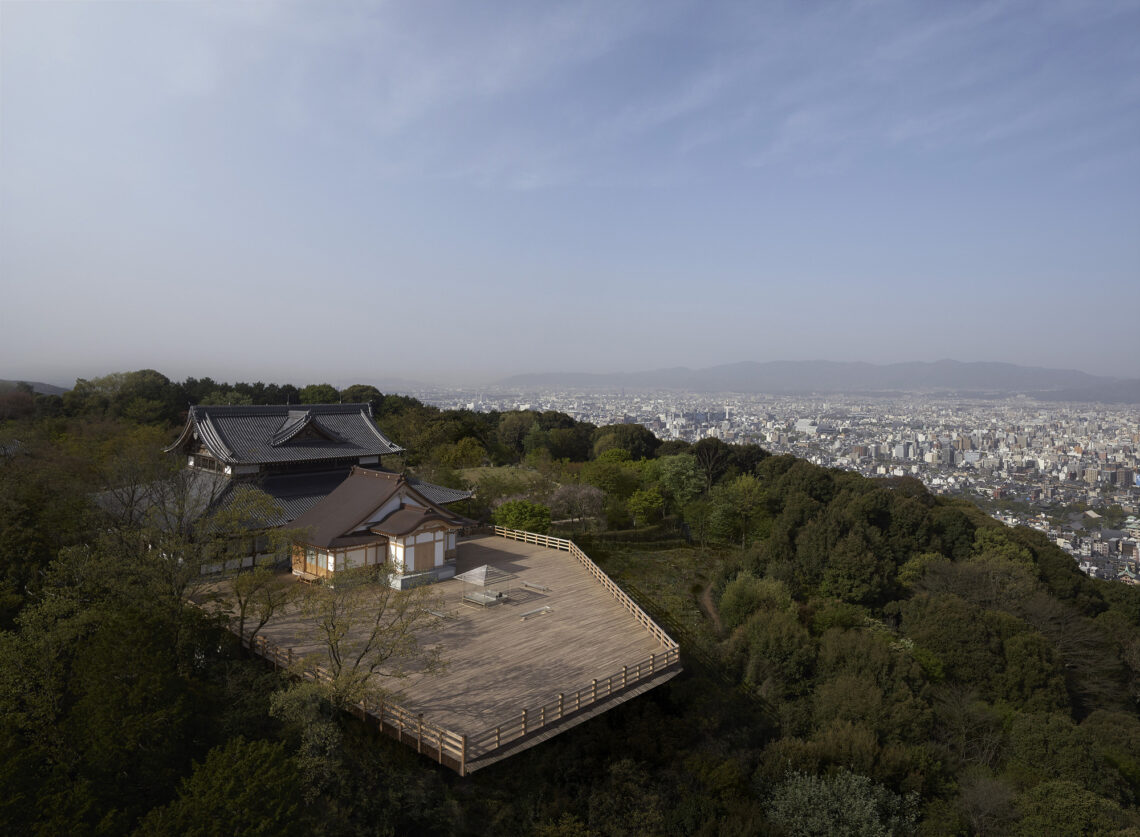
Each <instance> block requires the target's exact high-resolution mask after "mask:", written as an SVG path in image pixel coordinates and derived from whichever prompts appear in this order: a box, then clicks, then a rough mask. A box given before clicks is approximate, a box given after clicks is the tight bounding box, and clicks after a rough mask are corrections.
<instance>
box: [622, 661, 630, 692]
mask: <svg viewBox="0 0 1140 837" xmlns="http://www.w3.org/2000/svg"><path fill="white" fill-rule="evenodd" d="M627 674H629V666H622V667H621V687H622V688H623V689H624V688H625V683H626V675H627Z"/></svg>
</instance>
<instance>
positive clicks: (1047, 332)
mask: <svg viewBox="0 0 1140 837" xmlns="http://www.w3.org/2000/svg"><path fill="white" fill-rule="evenodd" d="M1138 34H1140V3H1137V2H1129V1H1128V0H1113V2H1103V3H1102V2H1095V0H1073V1H1072V2H1069V1H1068V0H1056V1H1055V2H1051V1H1050V0H1042V2H986V3H971V2H953V3H935V2H918V3H916V2H892V0H869V1H867V2H849V3H825V2H785V3H780V2H771V3H767V2H766V3H753V2H739V3H728V2H671V1H670V0H652V1H651V2H643V3H639V2H628V3H627V2H618V1H617V0H606V2H583V3H529V2H517V3H496V2H480V3H471V2H431V0H425V1H424V2H406V3H400V2H391V3H368V2H333V3H286V2H273V3H259V2H249V1H248V0H246V2H224V3H208V2H197V3H190V2H171V3H160V2H143V3H133V2H123V1H122V0H120V2H90V3H79V2H66V3H65V2H57V3H33V2H27V3H25V2H13V0H6V1H5V2H3V3H0V291H2V295H0V300H2V303H0V377H22V378H35V379H39V380H48V381H52V382H61V383H68V382H70V381H72V380H73V379H74V378H75V377H77V376H81V377H88V376H92V375H100V374H105V373H107V372H111V371H117V370H128V369H137V368H143V367H153V368H156V369H159V370H161V371H163V372H165V373H166V374H168V375H170V376H171V377H173V378H182V377H185V376H187V375H195V376H199V377H200V376H204V375H210V376H212V377H215V378H218V379H224V380H239V379H240V380H256V379H261V380H266V381H269V380H276V381H284V380H291V381H295V382H298V383H303V382H306V381H316V380H322V381H323V380H327V381H330V382H332V383H335V384H342V385H343V384H348V383H352V382H356V381H361V382H372V381H379V380H384V379H388V378H392V377H402V378H411V379H419V380H428V381H442V382H455V383H458V382H463V381H472V382H475V381H478V382H482V381H486V380H489V379H494V378H497V377H501V376H505V375H508V374H513V373H518V372H529V371H561V370H573V371H598V372H605V371H632V370H639V369H649V368H657V367H665V366H675V365H685V366H691V367H700V366H708V365H713V364H717V363H728V362H735V361H740V360H756V361H765V360H797V359H804V360H806V359H819V358H822V359H832V360H863V361H869V362H873V363H886V362H894V361H906V360H936V359H939V358H944V357H951V358H955V359H958V360H964V361H971V360H996V361H1008V362H1013V363H1021V364H1027V365H1040V366H1056V367H1063V368H1079V369H1084V370H1086V371H1089V372H1093V373H1100V374H1111V375H1121V376H1129V377H1140V349H1138V343H1140V325H1138V320H1137V312H1138V311H1140V38H1138V37H1137V36H1138Z"/></svg>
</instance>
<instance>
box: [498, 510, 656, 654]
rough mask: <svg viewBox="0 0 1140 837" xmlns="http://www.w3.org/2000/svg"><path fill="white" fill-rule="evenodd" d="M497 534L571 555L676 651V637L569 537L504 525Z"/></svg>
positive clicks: (651, 633)
mask: <svg viewBox="0 0 1140 837" xmlns="http://www.w3.org/2000/svg"><path fill="white" fill-rule="evenodd" d="M495 534H496V535H498V536H499V537H501V538H507V539H509V540H512V541H522V542H523V543H531V544H536V545H538V546H545V547H549V548H550V549H560V550H562V551H564V552H569V553H570V554H571V555H573V556H574V557H575V558H577V559H578V563H580V564H581V565H582V566H583V567H585V568H586V571H587V572H589V573H590V575H592V576H593V577H594V580H595V581H597V582H598V583H599V584H601V585H602V587H604V588H605V589H606V590H607V591H608V592H609V593H610V595H611V596H613V597H614V598H615V599H616V600H617V601H618V603H619V604H620V605H621V606H622V607H624V608H625V609H626V610H628V611H629V612H630V613H631V614H633V617H634V618H635V619H637V621H638V622H640V623H641V626H642V627H643V628H645V629H646V630H647V631H649V635H650V636H652V637H653V638H654V639H655V640H657V641H658V642H659V643H660V644H661V646H662V647H663V648H665V649H666V650H670V649H672V650H676V648H677V643H676V642H675V641H674V640H673V638H672V637H670V636H669V634H667V633H665V632H664V631H663V630H661V628H660V626H658V624H657V623H656V622H654V621H653V620H652V619H650V618H649V614H647V613H646V612H645V611H644V610H642V609H641V607H640V606H638V604H637V602H635V601H634V600H633V599H631V598H630V597H629V595H628V594H627V593H626V592H625V591H624V590H622V589H621V588H620V587H618V586H617V585H616V584H614V582H613V579H611V578H610V577H609V576H608V575H606V574H605V572H603V571H602V568H601V567H599V566H598V565H597V564H595V563H594V562H593V560H592V559H591V558H590V556H589V555H587V554H586V553H585V552H583V551H582V550H581V549H579V548H578V545H577V544H576V543H574V541H571V540H567V539H566V538H552V537H550V536H548V535H539V534H536V533H534V532H524V531H522V530H520V529H507V528H505V527H503V526H496V527H495Z"/></svg>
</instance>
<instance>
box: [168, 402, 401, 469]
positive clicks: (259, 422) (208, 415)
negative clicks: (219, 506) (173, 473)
mask: <svg viewBox="0 0 1140 837" xmlns="http://www.w3.org/2000/svg"><path fill="white" fill-rule="evenodd" d="M196 443H200V444H201V445H204V446H205V448H206V450H207V451H209V453H210V455H211V456H213V457H214V459H216V460H217V461H218V462H220V463H223V464H225V465H267V464H286V463H306V462H319V461H322V460H336V459H340V460H343V459H349V458H356V459H361V458H365V457H372V456H377V457H379V456H385V455H388V454H395V453H403V451H404V449H403V448H402V447H400V446H399V445H397V444H396V443H395V442H393V441H392V440H391V439H389V438H388V437H387V436H385V435H384V434H383V433H381V432H380V430H379V428H377V427H376V423H375V422H374V421H373V420H372V407H371V406H370V405H368V404H308V405H301V406H297V405H277V406H263V407H250V406H207V405H198V406H193V407H191V408H190V413H189V415H188V416H187V417H186V427H185V428H184V429H183V431H182V435H181V436H179V437H178V440H177V441H176V442H175V443H174V444H173V445H171V446H170V447H169V448H167V451H168V452H171V451H176V450H185V451H186V452H192V450H193V449H195V448H197V447H198V445H197V444H196Z"/></svg>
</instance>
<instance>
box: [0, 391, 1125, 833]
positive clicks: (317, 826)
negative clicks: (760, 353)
mask: <svg viewBox="0 0 1140 837" xmlns="http://www.w3.org/2000/svg"><path fill="white" fill-rule="evenodd" d="M20 395H21V397H20V398H13V399H10V400H9V401H7V402H4V403H3V405H0V406H3V407H4V409H5V410H6V412H5V413H4V414H3V415H2V416H0V628H2V629H3V632H2V633H0V749H2V754H0V771H2V779H3V783H4V787H5V790H6V793H5V794H4V796H3V798H2V800H0V830H2V831H3V832H4V833H11V834H52V835H54V834H88V833H91V834H94V833H103V834H131V833H139V834H171V833H188V834H214V833H226V834H247V833H248V834H252V833H265V834H289V833H295V834H335V835H342V834H343V835H349V834H401V835H402V834H429V833H438V834H470V835H479V834H515V833H518V834H528V833H530V834H539V835H567V836H569V835H588V834H599V835H602V834H628V835H634V834H709V835H712V834H740V835H751V834H773V835H779V834H789V835H800V834H821V835H822V834H842V833H852V834H929V835H935V834H987V835H989V834H1015V835H1041V834H1132V835H1140V807H1138V803H1140V713H1138V702H1137V701H1138V699H1140V590H1137V589H1135V588H1130V587H1127V586H1124V585H1120V584H1113V583H1109V582H1103V581H1097V580H1094V579H1089V578H1087V577H1085V576H1084V575H1082V574H1081V573H1080V572H1079V571H1078V570H1077V568H1076V566H1075V565H1074V563H1073V561H1072V559H1071V558H1069V557H1068V556H1067V555H1066V554H1065V553H1063V552H1062V551H1061V550H1059V549H1058V548H1057V547H1055V546H1054V545H1052V544H1051V543H1049V542H1048V541H1047V540H1046V539H1045V538H1044V537H1043V536H1042V535H1040V534H1039V533H1036V532H1034V531H1031V530H1024V529H1017V530H1013V529H1008V528H1005V527H1004V526H1002V525H1000V524H998V523H997V522H995V521H993V520H992V519H990V518H989V517H988V516H987V515H985V514H984V513H982V512H981V511H979V510H978V509H977V508H976V507H974V506H972V505H970V504H968V503H965V502H961V501H953V500H947V499H944V498H937V497H934V496H932V495H930V494H929V493H928V492H927V491H926V490H925V488H924V487H923V486H922V485H921V484H920V483H918V482H917V481H914V480H911V479H905V478H904V479H894V480H868V479H865V478H863V477H860V476H858V475H855V474H851V473H847V472H839V471H830V470H826V469H822V468H818V467H815V466H813V465H810V464H809V463H806V462H803V461H800V460H796V459H794V458H792V457H787V456H769V455H767V454H766V452H765V451H763V450H761V449H760V448H757V447H754V446H733V445H725V444H723V443H721V442H718V441H716V440H704V441H702V442H700V443H697V444H696V445H688V444H685V443H678V442H661V441H660V440H658V439H656V438H655V437H653V435H652V434H651V433H649V432H648V431H646V430H645V429H644V428H641V427H639V426H635V425H617V426H612V427H601V428H598V427H594V426H592V425H588V424H582V423H579V422H575V421H574V420H573V419H572V418H570V417H569V416H565V415H562V414H558V413H528V412H515V413H503V414H499V413H487V414H476V413H471V412H466V411H440V410H438V409H435V408H432V407H428V406H425V405H423V404H420V403H419V402H418V401H415V400H414V399H410V398H405V397H399V396H384V395H383V394H381V393H379V392H377V391H376V390H375V389H373V388H371V387H365V386H360V387H351V388H349V389H348V390H345V391H343V392H338V391H337V390H335V389H334V388H332V387H329V386H328V385H323V384H318V385H309V386H304V387H295V386H290V385H282V386H279V385H265V384H252V385H249V384H234V385H229V384H223V383H217V382H214V381H210V380H208V379H205V380H195V379H189V380H187V381H185V382H183V383H175V382H171V381H169V380H168V379H166V378H165V377H164V376H162V375H161V374H159V373H157V372H153V371H150V370H144V371H141V372H133V373H126V374H122V375H113V376H108V377H107V378H102V379H97V380H93V381H79V382H77V385H76V387H75V388H74V389H73V390H71V391H69V392H68V393H66V394H64V395H63V396H52V395H42V394H32V393H26V392H21V394H20ZM286 400H289V401H291V402H301V403H320V402H328V401H340V400H344V401H369V402H371V403H372V404H373V409H374V414H375V416H376V419H377V422H378V424H379V425H380V427H381V428H382V430H383V431H384V432H385V433H387V434H388V435H389V436H390V437H391V438H393V439H394V440H396V441H397V442H399V443H400V444H402V445H404V446H406V447H407V448H408V455H407V457H406V461H405V462H404V463H403V465H405V466H406V467H408V468H409V469H411V470H413V471H414V472H415V473H416V474H418V475H420V476H422V477H425V478H428V479H432V480H436V481H439V482H444V483H447V484H450V485H456V486H460V485H462V486H469V487H472V488H474V490H475V496H474V498H473V499H472V500H471V501H469V503H468V507H467V509H466V513H467V514H469V515H470V516H472V517H476V518H479V519H484V520H486V519H494V520H496V521H501V522H503V523H505V524H507V525H528V526H532V527H534V528H547V527H548V528H549V529H550V530H551V531H555V532H558V533H560V534H565V535H569V536H571V537H574V538H575V539H576V540H578V542H579V543H580V545H581V546H582V547H583V548H584V549H585V550H586V551H587V552H588V553H589V554H590V555H591V556H592V557H593V558H594V559H595V560H596V561H597V562H598V563H599V564H600V565H601V566H602V567H603V568H604V569H606V570H607V572H609V573H610V574H611V575H612V576H613V577H614V578H615V579H616V580H617V581H618V582H619V583H621V584H622V585H623V586H624V587H625V588H626V589H627V590H628V591H629V592H630V593H631V595H633V596H634V597H635V598H636V599H637V600H638V601H639V602H640V603H641V604H642V605H643V606H644V607H645V608H646V609H647V610H648V611H649V612H650V613H651V615H653V616H654V618H656V619H658V620H659V621H660V622H661V623H662V624H663V626H664V627H666V629H667V630H669V631H670V632H671V633H672V634H673V635H674V636H675V637H677V638H678V639H679V640H680V642H681V645H682V653H683V660H684V664H685V671H684V673H683V674H682V675H680V676H679V677H677V678H675V679H673V680H672V681H670V682H669V683H668V684H667V685H665V686H663V687H660V688H658V689H656V690H654V691H652V692H650V693H648V694H647V695H645V696H642V697H640V698H638V699H636V700H633V701H630V702H628V703H626V704H624V705H622V706H620V707H617V708H615V709H613V710H611V711H609V712H607V713H604V714H602V715H601V716H599V717H598V718H595V719H593V720H591V721H590V722H588V723H586V724H583V725H581V726H580V727H577V728H575V729H573V730H571V731H569V732H567V733H564V734H562V735H559V736H557V737H555V738H553V739H551V740H550V741H548V742H545V743H543V744H542V745H540V746H538V747H535V748H532V749H530V750H527V751H525V752H523V753H521V754H519V755H517V756H515V757H513V758H510V759H507V760H505V761H503V762H500V763H498V764H496V765H493V766H491V767H488V768H486V769H484V770H482V771H480V772H478V773H475V774H473V775H472V776H470V777H467V778H460V777H458V776H456V775H455V774H453V773H451V772H450V771H447V770H445V769H443V768H440V767H438V766H436V765H435V764H434V763H432V762H430V761H427V760H426V759H421V758H420V757H418V756H417V755H416V754H415V753H414V752H413V751H411V750H409V749H407V748H403V747H400V746H398V745H396V744H394V743H392V742H391V741H388V740H387V739H382V738H379V737H378V736H377V735H376V734H375V733H374V731H372V730H370V729H367V728H365V727H363V726H362V725H361V724H360V723H359V722H358V721H356V720H355V719H353V718H351V717H348V716H345V715H340V714H337V713H336V712H335V711H333V709H332V706H331V704H330V702H329V701H328V700H327V699H325V698H324V697H322V695H321V693H320V691H319V690H313V691H311V692H310V693H309V694H308V697H307V699H306V700H305V701H303V702H298V701H297V700H289V701H286V700H284V699H283V698H282V695H283V694H284V692H285V690H286V689H287V687H288V685H289V684H288V681H287V680H286V678H285V677H284V676H283V675H281V674H278V673H274V672H273V671H272V670H271V669H268V668H266V667H265V666H264V665H263V664H262V663H261V662H259V661H257V660H253V659H249V658H246V657H244V656H243V655H242V653H241V650H240V649H239V647H238V646H237V643H236V640H235V639H234V638H233V637H232V635H231V634H229V633H228V632H227V631H226V630H225V629H224V627H223V625H222V624H221V623H220V622H219V620H218V619H217V618H215V617H210V616H208V615H207V614H206V613H205V612H203V611H202V610H200V609H198V608H196V607H193V606H191V605H189V604H188V602H187V579H186V577H185V576H184V575H180V574H179V571H178V568H177V567H175V566H172V565H171V562H170V561H166V560H163V559H162V558H161V557H159V556H158V555H157V554H156V551H155V550H153V549H149V548H148V543H147V542H146V539H145V538H143V537H141V536H140V534H141V533H140V532H137V531H131V529H130V527H129V526H124V525H123V524H122V523H121V522H118V523H114V522H113V521H109V520H108V519H107V518H106V517H104V516H102V514H101V513H100V512H99V511H98V510H97V509H96V508H95V506H94V505H93V503H92V497H93V496H94V495H95V494H96V493H97V492H99V491H102V490H105V489H108V488H113V487H116V486H122V485H124V484H127V483H129V482H130V481H131V480H132V479H138V477H139V475H140V474H151V473H154V472H155V469H161V468H162V467H164V463H163V456H162V454H161V448H162V447H163V446H165V445H166V444H169V443H170V442H171V441H172V440H173V439H174V437H175V435H176V433H177V431H178V429H180V426H181V421H182V419H183V417H184V415H185V409H186V405H187V404H188V403H265V402H277V403H281V402H284V401H286ZM166 464H169V463H166Z"/></svg>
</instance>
